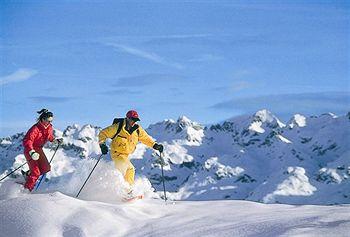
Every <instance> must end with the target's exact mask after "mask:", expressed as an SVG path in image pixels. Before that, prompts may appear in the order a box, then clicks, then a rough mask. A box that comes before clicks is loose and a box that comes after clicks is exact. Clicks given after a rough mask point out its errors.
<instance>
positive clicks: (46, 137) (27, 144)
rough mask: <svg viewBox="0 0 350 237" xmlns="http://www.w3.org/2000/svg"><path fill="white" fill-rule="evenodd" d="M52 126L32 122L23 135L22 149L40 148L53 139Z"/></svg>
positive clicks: (27, 150) (26, 150)
mask: <svg viewBox="0 0 350 237" xmlns="http://www.w3.org/2000/svg"><path fill="white" fill-rule="evenodd" d="M54 139H55V138H54V136H53V128H52V125H51V124H48V125H46V126H45V125H44V124H43V123H41V122H38V123H36V124H34V125H33V126H32V127H31V128H30V129H29V130H28V132H27V134H26V135H25V136H24V139H23V146H24V151H25V152H29V151H30V150H33V149H34V150H37V149H41V148H42V147H43V146H44V145H45V143H46V142H47V141H50V142H52V141H53V140H54Z"/></svg>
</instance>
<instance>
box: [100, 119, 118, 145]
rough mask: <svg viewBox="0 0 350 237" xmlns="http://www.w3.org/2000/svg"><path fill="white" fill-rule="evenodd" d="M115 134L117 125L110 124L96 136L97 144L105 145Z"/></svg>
mask: <svg viewBox="0 0 350 237" xmlns="http://www.w3.org/2000/svg"><path fill="white" fill-rule="evenodd" d="M116 132H117V125H115V124H112V125H111V126H109V127H106V128H105V129H102V130H101V132H100V134H99V135H98V143H99V144H102V143H105V141H106V140H107V138H112V137H113V136H114V135H115V133H116Z"/></svg>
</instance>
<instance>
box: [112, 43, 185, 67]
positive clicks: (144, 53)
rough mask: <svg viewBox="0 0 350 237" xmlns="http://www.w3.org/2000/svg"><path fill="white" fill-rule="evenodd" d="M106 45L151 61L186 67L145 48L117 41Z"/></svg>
mask: <svg viewBox="0 0 350 237" xmlns="http://www.w3.org/2000/svg"><path fill="white" fill-rule="evenodd" d="M106 45H107V46H111V47H113V48H114V50H116V51H118V52H125V53H128V54H131V55H133V56H136V57H140V58H144V59H147V60H150V61H152V62H155V63H158V64H162V65H166V66H170V67H174V68H177V69H183V68H184V66H183V65H181V64H180V63H176V62H170V61H168V60H166V59H165V58H163V57H161V56H159V55H158V54H156V53H152V52H147V51H145V50H141V49H138V48H134V47H130V46H127V45H122V44H116V43H107V44H106Z"/></svg>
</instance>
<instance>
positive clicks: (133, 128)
mask: <svg viewBox="0 0 350 237" xmlns="http://www.w3.org/2000/svg"><path fill="white" fill-rule="evenodd" d="M124 120H125V119H124V118H115V119H114V120H113V123H112V124H118V129H117V132H116V133H115V134H114V136H113V137H112V140H113V139H114V138H116V137H117V136H118V134H119V133H120V131H121V130H122V128H123V123H124ZM135 130H136V132H137V135H138V136H140V130H139V125H138V124H135V126H134V127H132V130H131V131H130V134H131V133H133V132H134V131H135Z"/></svg>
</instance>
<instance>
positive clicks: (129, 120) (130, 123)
mask: <svg viewBox="0 0 350 237" xmlns="http://www.w3.org/2000/svg"><path fill="white" fill-rule="evenodd" d="M127 121H128V124H129V126H130V127H133V126H134V125H135V123H136V121H134V120H133V119H130V118H127Z"/></svg>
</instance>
